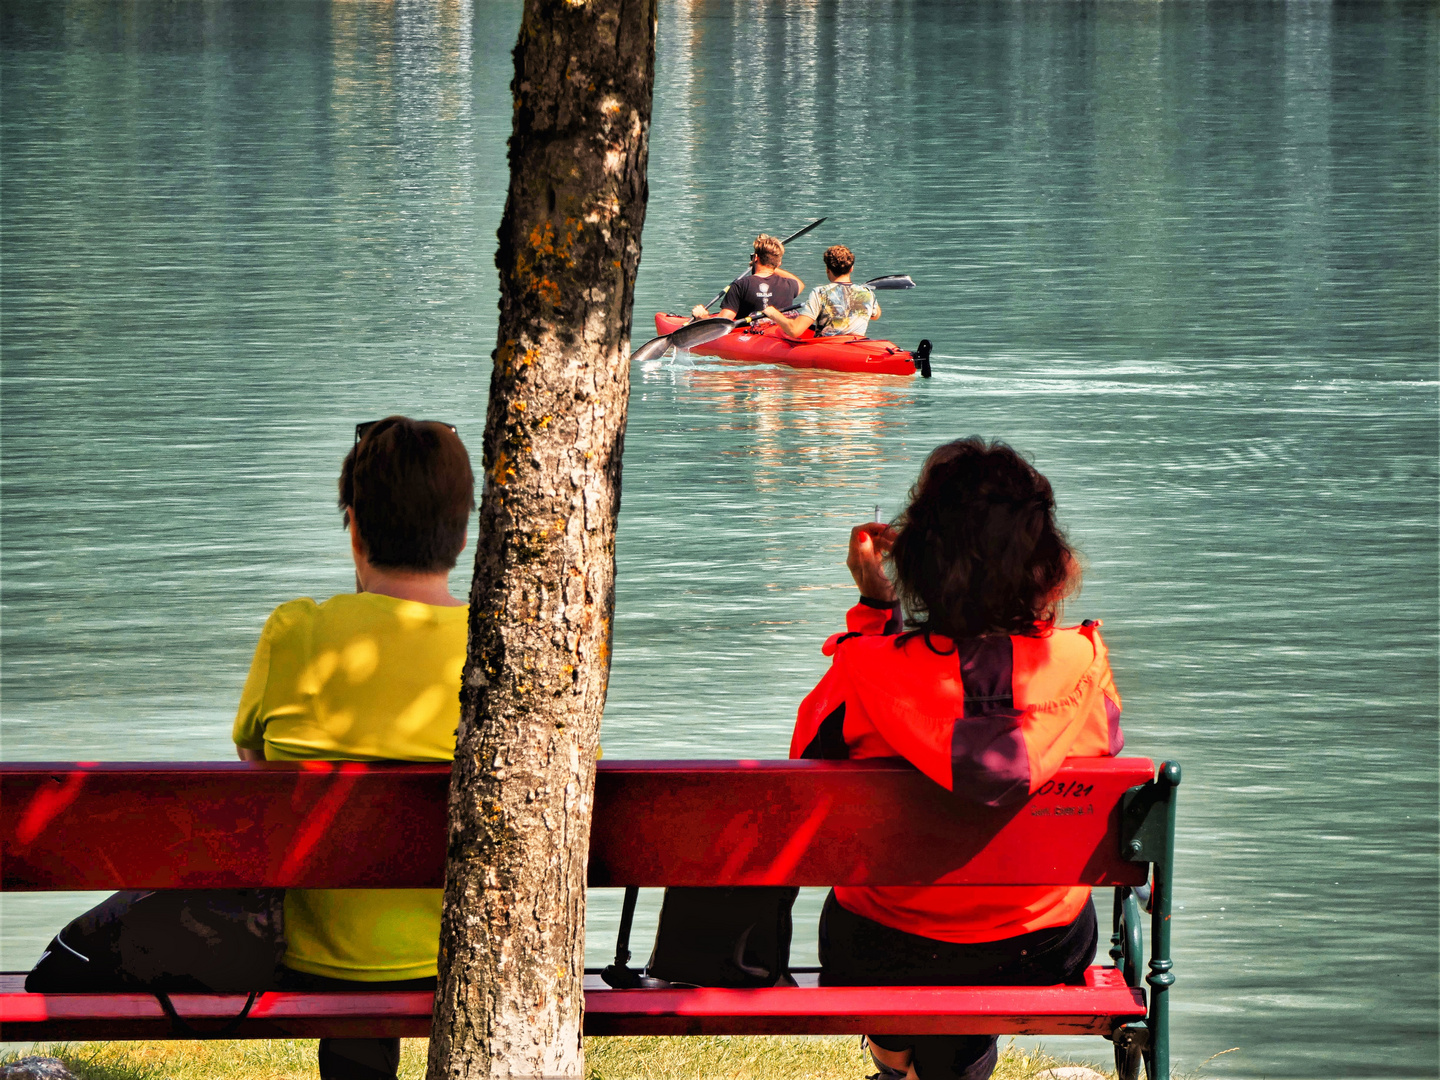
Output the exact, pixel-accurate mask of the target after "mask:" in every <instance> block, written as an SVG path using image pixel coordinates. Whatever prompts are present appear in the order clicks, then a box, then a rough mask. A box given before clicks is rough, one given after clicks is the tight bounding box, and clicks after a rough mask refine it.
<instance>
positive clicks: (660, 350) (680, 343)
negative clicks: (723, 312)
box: [630, 316, 735, 364]
mask: <svg viewBox="0 0 1440 1080" xmlns="http://www.w3.org/2000/svg"><path fill="white" fill-rule="evenodd" d="M734 329H735V320H734V319H722V318H720V317H719V316H716V317H715V318H713V319H698V320H696V321H695V322H692V323H686V324H685V325H684V326H681V327H679V328H677V329H675V330H672V331H671V332H670V333H668V334H661V335H660V336H659V337H657V338H651V339H650V340H649V341H647V342H645V344H644V345H641V346H640V348H638V349H636V350H635V351H634V352H632V353H631V354H630V362H631V363H632V364H643V363H644V362H645V361H646V360H654V359H655V358H656V357H658V356H664V355H665V353H666V352H668V351H669V350H670V348H671V347H672V346H673V347H674V348H677V349H691V348H694V347H695V346H696V345H704V344H705V343H706V342H707V341H714V340H715V339H716V338H722V337H724V336H725V335H726V334H728V333H729V332H730V331H731V330H734Z"/></svg>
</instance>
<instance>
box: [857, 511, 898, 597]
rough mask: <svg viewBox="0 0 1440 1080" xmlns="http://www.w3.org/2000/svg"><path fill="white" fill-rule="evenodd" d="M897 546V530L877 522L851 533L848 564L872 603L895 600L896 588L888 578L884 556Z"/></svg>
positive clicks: (863, 592) (861, 590)
mask: <svg viewBox="0 0 1440 1080" xmlns="http://www.w3.org/2000/svg"><path fill="white" fill-rule="evenodd" d="M894 543H895V530H894V529H892V528H890V526H889V525H885V524H882V523H881V522H878V521H867V522H866V523H865V524H864V525H856V526H855V527H854V528H853V529H851V530H850V553H849V554H848V555H847V556H846V557H845V565H846V566H847V567H848V568H849V570H850V576H851V577H852V578H854V579H855V584H856V585H857V586H859V588H860V595H861V596H868V597H869V598H870V599H871V600H894V599H895V586H894V585H892V584H890V579H889V578H888V577H887V576H886V575H885V556H886V554H887V553H888V552H889V551H890V546H891V545H892V544H894Z"/></svg>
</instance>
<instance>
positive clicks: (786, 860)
mask: <svg viewBox="0 0 1440 1080" xmlns="http://www.w3.org/2000/svg"><path fill="white" fill-rule="evenodd" d="M449 775H450V770H449V767H448V766H446V765H413V764H412V765H406V764H391V763H378V764H359V763H353V762H303V763H294V762H267V763H255V764H246V763H241V762H233V763H232V762H217V763H213V764H200V765H195V764H178V763H176V764H171V763H160V764H82V765H68V764H67V765H52V764H28V763H5V764H3V765H0V811H3V812H0V889H3V890H6V891H15V890H20V891H24V890H47V889H72V890H83V889H94V890H102V889H103V890H110V889H118V888H125V889H165V888H247V887H260V886H267V885H269V886H285V887H289V888H300V887H304V888H405V887H439V886H440V885H441V883H442V881H443V877H444V858H445V802H446V794H447V789H448V785H449ZM1153 776H1154V765H1153V763H1152V762H1151V761H1150V760H1149V759H1146V758H1083V759H1080V758H1077V759H1071V760H1070V761H1068V762H1067V763H1066V765H1065V766H1064V767H1063V768H1062V769H1061V770H1060V773H1059V774H1058V775H1057V776H1056V777H1055V779H1054V780H1053V781H1052V782H1051V783H1050V784H1049V785H1048V786H1047V788H1044V789H1042V791H1041V792H1040V793H1037V794H1036V795H1034V796H1032V797H1031V799H1030V800H1029V801H1028V802H1026V803H1023V804H1021V805H1020V806H1019V807H1016V808H1009V809H1006V810H994V809H989V808H986V807H979V806H973V805H970V804H967V803H965V802H963V801H962V800H961V799H959V798H958V797H956V796H954V795H952V794H950V793H949V792H946V791H944V790H943V789H942V788H940V787H939V786H938V785H937V784H934V783H932V782H931V781H930V780H928V779H926V778H925V777H924V776H922V775H921V774H920V773H918V772H917V771H915V770H914V769H912V768H911V767H909V766H908V765H905V764H902V763H894V762H888V761H866V762H813V761H763V762H760V761H694V762H625V761H602V762H600V764H599V770H598V773H597V777H596V789H595V814H594V823H593V827H592V830H591V838H590V869H589V884H590V885H592V886H619V885H642V886H657V885H768V884H790V885H833V884H851V885H862V884H863V885H921V884H931V883H946V884H991V885H1024V884H1031V885H1062V884H1087V885H1138V884H1141V883H1143V881H1144V879H1145V871H1146V867H1145V865H1144V864H1141V863H1131V862H1127V861H1125V860H1124V859H1123V858H1122V856H1121V852H1120V844H1119V836H1120V825H1119V803H1120V799H1121V796H1122V795H1123V794H1124V792H1125V791H1126V790H1127V789H1129V788H1131V787H1134V786H1136V785H1138V784H1143V783H1145V782H1147V781H1149V780H1150V779H1151V778H1152V777H1153Z"/></svg>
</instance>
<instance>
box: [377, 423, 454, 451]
mask: <svg viewBox="0 0 1440 1080" xmlns="http://www.w3.org/2000/svg"><path fill="white" fill-rule="evenodd" d="M384 422H385V421H384V420H366V421H365V422H363V423H360V424H356V425H355V445H356V446H359V445H360V440H361V439H363V438H365V436H366V435H368V434H370V429H371V428H373V427H374V426H375V425H376V424H383V423H384ZM416 423H417V424H443V425H444V426H445V427H448V428H449V429H450V434H452V435H457V436H458V435H459V434H460V432H458V431H456V430H455V425H454V424H446V423H445V421H444V420H417V421H416Z"/></svg>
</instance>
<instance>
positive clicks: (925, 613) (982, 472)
mask: <svg viewBox="0 0 1440 1080" xmlns="http://www.w3.org/2000/svg"><path fill="white" fill-rule="evenodd" d="M896 525H897V526H898V530H899V531H898V534H897V535H896V537H895V543H894V546H893V547H892V548H891V549H890V563H891V566H892V567H893V568H894V571H895V586H896V591H897V592H898V593H899V594H900V599H901V600H902V601H904V604H905V610H906V611H907V612H909V613H910V619H909V621H910V625H911V626H912V627H914V628H915V630H917V631H919V632H924V633H935V634H943V635H945V636H946V637H948V638H952V639H956V638H972V637H980V636H982V635H984V634H1022V635H1027V636H1029V635H1038V634H1044V633H1045V632H1046V631H1048V630H1049V628H1050V627H1051V626H1053V625H1054V622H1055V619H1056V617H1057V614H1058V610H1059V607H1060V603H1061V601H1062V600H1063V599H1064V598H1065V596H1066V595H1067V594H1069V593H1071V592H1073V591H1074V590H1075V588H1076V587H1077V586H1078V585H1079V584H1080V568H1079V563H1078V562H1077V561H1076V558H1075V554H1074V552H1073V550H1072V549H1071V547H1070V545H1069V543H1068V542H1067V541H1066V539H1065V534H1064V533H1063V532H1061V531H1060V528H1059V526H1057V525H1056V524H1055V493H1054V491H1053V490H1051V487H1050V481H1048V480H1046V479H1045V477H1044V476H1042V475H1041V474H1040V472H1039V471H1038V470H1037V469H1036V468H1035V466H1033V465H1031V464H1030V463H1029V462H1028V461H1026V460H1025V459H1024V458H1023V457H1021V456H1020V455H1019V454H1017V453H1016V452H1015V451H1014V450H1012V449H1011V448H1010V447H1009V446H1007V445H1005V444H1004V443H1003V442H992V443H986V442H985V441H984V440H983V439H979V438H975V437H973V436H972V437H971V438H968V439H958V440H956V441H955V442H952V443H946V444H945V445H944V446H941V447H939V448H937V449H936V450H935V451H934V452H932V453H931V455H930V457H929V458H928V459H927V460H926V462H925V466H924V468H922V469H921V470H920V478H919V479H918V480H916V481H915V486H914V488H912V489H911V491H910V505H909V506H908V507H906V508H905V512H904V513H903V514H902V515H901V516H900V520H899V521H898V522H897V523H896Z"/></svg>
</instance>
